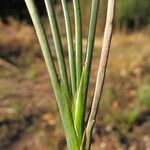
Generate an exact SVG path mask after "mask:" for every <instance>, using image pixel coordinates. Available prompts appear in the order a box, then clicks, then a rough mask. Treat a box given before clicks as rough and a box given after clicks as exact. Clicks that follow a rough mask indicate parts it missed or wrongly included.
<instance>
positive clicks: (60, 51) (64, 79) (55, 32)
mask: <svg viewBox="0 0 150 150" xmlns="http://www.w3.org/2000/svg"><path fill="white" fill-rule="evenodd" d="M44 1H45V5H46V10H47V13H48V18H49V22H50V26H51V30H52V35H53V40H54V45H55V49H56V54H57V58H58V64H59V70H60V74H61V79H62V82H63V84H64V86H65V89H66V90H67V92H68V94H69V93H70V92H69V91H70V90H69V84H68V78H67V71H66V65H65V57H64V54H63V47H62V42H61V38H60V33H59V29H58V24H57V20H56V15H55V11H54V7H53V4H52V1H51V0H44Z"/></svg>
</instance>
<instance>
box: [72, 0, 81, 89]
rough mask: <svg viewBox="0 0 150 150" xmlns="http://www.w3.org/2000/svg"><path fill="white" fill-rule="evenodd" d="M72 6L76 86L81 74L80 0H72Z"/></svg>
mask: <svg viewBox="0 0 150 150" xmlns="http://www.w3.org/2000/svg"><path fill="white" fill-rule="evenodd" d="M73 7H74V16H75V51H76V81H77V88H78V87H79V84H80V79H81V74H82V21H81V8H80V0H73Z"/></svg>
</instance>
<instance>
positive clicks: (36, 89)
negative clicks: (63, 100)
mask: <svg viewBox="0 0 150 150" xmlns="http://www.w3.org/2000/svg"><path fill="white" fill-rule="evenodd" d="M10 20H11V18H10ZM0 29H1V32H0V150H52V149H53V150H63V149H66V142H65V137H64V133H63V129H62V125H61V121H60V118H59V114H58V109H57V105H56V103H55V97H54V94H53V90H52V88H51V83H50V79H49V76H48V73H47V70H46V66H45V64H44V61H43V57H42V55H41V51H40V47H39V45H38V41H37V39H36V36H35V33H34V30H33V28H32V27H31V26H30V25H27V24H25V23H19V22H16V21H14V20H11V21H10V24H8V25H4V24H3V23H0ZM149 39H150V32H149V30H147V29H145V30H142V31H139V32H135V33H132V34H131V33H128V34H127V33H126V34H125V33H121V32H116V33H114V37H113V41H112V48H111V53H110V59H109V63H108V71H107V77H106V84H105V88H104V93H103V97H102V103H101V111H100V112H99V115H98V120H97V124H96V127H95V129H94V133H93V141H92V150H150V111H149V106H150V103H149V99H150V94H149V93H150V87H149V85H150V76H149V73H150V69H149V68H150V59H149V57H150V42H149ZM83 42H84V47H85V45H86V40H84V41H83ZM64 43H65V42H64ZM101 43H102V38H101V37H97V38H96V42H95V51H94V56H93V57H94V59H93V65H92V75H91V81H90V82H91V84H90V90H89V96H88V97H89V99H88V106H87V111H88V110H89V105H90V99H91V97H92V95H93V90H92V89H94V85H95V78H96V73H97V66H98V62H99V56H100V48H101ZM84 52H85V51H84ZM53 53H54V52H53ZM65 54H66V62H68V61H67V52H66V53H65ZM54 58H55V59H56V56H55V54H54Z"/></svg>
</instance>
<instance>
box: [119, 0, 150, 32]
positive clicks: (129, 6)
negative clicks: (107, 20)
mask: <svg viewBox="0 0 150 150" xmlns="http://www.w3.org/2000/svg"><path fill="white" fill-rule="evenodd" d="M117 7H118V8H117V12H116V16H117V17H116V21H117V22H116V23H117V25H118V26H119V27H120V28H128V29H134V28H136V29H138V28H141V27H144V26H147V25H149V24H150V1H149V0H119V1H118V3H117Z"/></svg>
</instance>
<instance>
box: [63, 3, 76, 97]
mask: <svg viewBox="0 0 150 150" xmlns="http://www.w3.org/2000/svg"><path fill="white" fill-rule="evenodd" d="M61 1H62V7H63V12H64V17H65V26H66V33H67V40H68V53H69V64H70V76H71V87H72V95H73V97H74V96H75V93H76V68H75V57H74V48H73V39H72V31H71V23H70V17H69V11H68V6H67V2H66V0H61Z"/></svg>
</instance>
